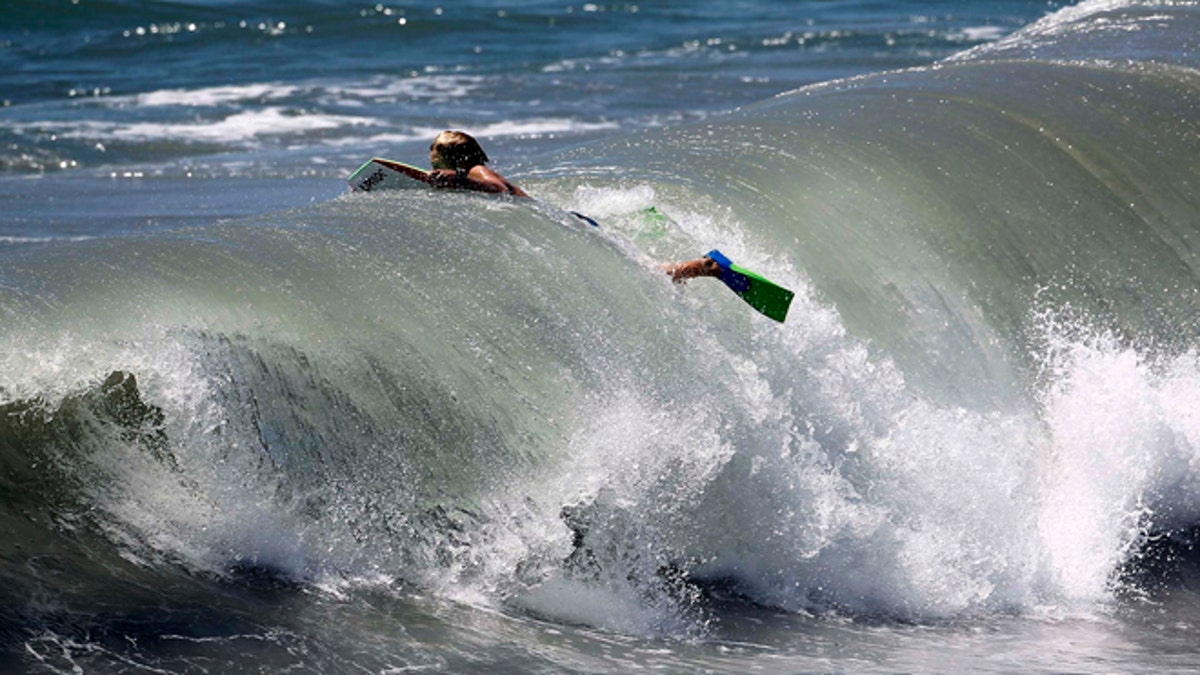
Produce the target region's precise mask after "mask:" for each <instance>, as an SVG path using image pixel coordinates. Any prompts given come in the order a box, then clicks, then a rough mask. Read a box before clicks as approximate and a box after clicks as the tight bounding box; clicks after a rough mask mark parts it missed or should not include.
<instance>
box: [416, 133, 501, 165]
mask: <svg viewBox="0 0 1200 675" xmlns="http://www.w3.org/2000/svg"><path fill="white" fill-rule="evenodd" d="M429 149H430V150H434V151H436V152H437V154H438V156H439V157H441V158H442V159H443V160H444V161H445V162H447V163H448V164H450V166H452V167H453V168H455V169H470V168H471V167H473V166H478V165H480V164H487V163H488V161H489V160H488V156H487V153H486V152H484V151H483V148H482V147H481V146H480V145H479V141H477V140H475V139H474V138H472V137H471V135H470V134H467V133H464V132H462V131H443V132H442V133H440V134H438V136H437V138H435V139H433V144H432V145H430V146H429Z"/></svg>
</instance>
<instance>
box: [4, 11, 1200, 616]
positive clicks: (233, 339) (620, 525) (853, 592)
mask: <svg viewBox="0 0 1200 675" xmlns="http://www.w3.org/2000/svg"><path fill="white" fill-rule="evenodd" d="M1198 29H1200V7H1198V6H1197V5H1196V4H1195V3H1178V2H1177V3H1169V4H1160V3H1146V4H1139V3H1132V4H1128V3H1123V4H1113V3H1092V4H1085V5H1083V6H1081V7H1078V8H1072V9H1069V10H1065V11H1063V12H1060V13H1058V14H1056V15H1053V16H1051V17H1049V18H1048V19H1046V20H1045V21H1043V22H1042V23H1039V24H1036V25H1034V26H1032V27H1030V28H1029V29H1027V30H1025V31H1022V32H1020V33H1017V34H1015V35H1014V36H1012V37H1011V38H1008V39H1005V40H1001V41H999V42H997V43H996V44H994V45H991V46H988V47H984V48H980V49H979V50H976V51H972V52H968V53H966V54H964V55H962V56H961V57H959V58H956V59H954V60H951V61H948V62H944V63H941V64H939V65H937V66H934V67H929V68H922V69H916V70H905V71H898V72H889V73H882V74H878V75H872V76H867V77H860V78H855V79H851V80H845V81H838V82H833V83H829V84H825V85H819V86H815V87H809V88H805V89H801V90H797V91H794V92H791V93H787V94H783V95H780V96H778V97H776V98H774V99H771V100H768V101H764V102H762V103H760V104H757V105H754V106H750V107H747V108H744V109H741V110H739V111H736V112H735V113H733V114H730V115H728V116H725V117H722V118H720V119H716V120H711V121H707V122H703V123H700V124H696V125H691V126H682V127H675V128H670V129H666V130H661V131H656V132H653V133H647V134H642V135H639V136H637V137H622V138H617V139H613V140H610V141H606V142H603V143H599V144H594V145H588V146H584V147H581V148H578V149H576V150H573V151H570V152H568V153H565V154H562V155H559V156H557V157H556V159H555V160H554V161H556V162H557V164H556V165H555V166H554V167H553V168H551V169H548V170H547V172H546V173H545V174H543V176H542V177H540V178H534V177H529V179H528V180H525V181H522V183H523V185H524V186H525V187H526V188H527V189H528V190H529V191H530V192H532V193H534V194H539V195H543V196H544V197H545V198H546V200H547V202H549V203H553V204H559V205H562V206H569V207H571V208H576V209H579V210H581V211H585V212H587V213H589V214H590V215H592V216H594V217H596V218H598V219H599V220H600V221H601V222H602V223H603V224H604V227H603V228H602V229H601V230H600V231H595V230H592V229H590V228H587V227H586V226H583V225H582V224H580V223H579V222H578V221H576V220H575V219H574V218H572V217H570V216H569V215H565V214H563V213H562V212H560V211H559V210H558V209H557V208H556V207H554V206H551V205H550V204H549V203H547V204H533V205H530V204H525V203H519V202H509V201H501V200H491V199H487V198H483V197H480V196H475V195H457V194H455V195H446V194H437V195H429V194H421V193H412V194H410V193H403V194H401V193H395V194H366V195H358V194H353V195H346V196H345V197H342V198H339V199H336V200H333V201H331V202H328V203H325V204H321V205H318V206H314V207H310V208H305V209H300V210H296V211H290V212H285V213H281V214H273V215H270V216H262V217H257V218H250V219H245V220H238V221H234V222H227V223H221V224H216V225H208V226H203V227H194V228H188V229H180V230H169V231H159V232H156V233H150V234H141V235H138V234H130V235H124V236H114V237H100V238H96V239H93V240H87V241H77V242H69V243H62V244H55V245H46V246H40V247H33V248H23V249H14V250H6V251H4V252H3V255H4V258H5V260H4V265H3V272H2V273H0V312H3V315H4V316H5V318H6V321H5V323H4V328H3V332H2V334H0V344H3V347H4V348H3V350H0V354H2V355H3V356H0V359H2V363H3V367H2V368H0V373H3V375H2V379H0V393H3V399H4V400H6V401H8V402H9V403H8V404H7V407H6V411H7V412H8V415H7V416H6V419H8V420H9V421H8V425H9V426H8V427H6V428H5V429H4V430H3V433H2V434H0V441H2V442H3V443H4V447H3V448H0V461H3V462H4V463H5V465H6V466H8V467H13V468H12V470H11V471H10V472H8V473H7V474H6V475H8V476H10V477H11V478H9V479H6V481H7V482H6V484H5V486H4V487H5V490H4V493H3V494H4V502H3V503H4V514H5V516H4V517H5V520H6V522H8V521H11V522H13V523H20V524H22V527H33V528H35V529H38V531H44V532H45V533H46V535H47V536H48V537H49V540H50V543H47V544H45V546H53V547H58V548H59V549H61V550H64V551H71V552H74V553H73V554H77V555H80V556H83V557H84V558H85V559H87V560H91V561H95V560H101V561H103V562H104V564H105V566H106V567H107V568H113V569H116V568H119V567H120V566H121V565H123V564H127V563H129V561H130V560H135V561H137V564H138V565H143V566H148V567H149V568H150V569H174V568H181V569H184V570H188V571H190V572H200V573H204V574H212V575H216V576H217V577H224V576H228V575H231V574H238V573H239V572H238V571H239V570H246V569H252V570H268V571H269V573H270V574H271V575H273V576H277V577H280V578H283V579H286V580H289V582H294V583H301V584H314V585H319V586H322V587H333V588H344V587H346V586H349V587H354V586H355V585H356V584H362V583H375V582H376V581H377V580H378V579H379V578H381V577H383V578H386V579H399V580H403V581H404V582H407V583H412V584H416V585H418V586H420V587H422V588H425V589H431V590H432V591H433V592H435V593H437V594H439V595H441V596H444V597H448V598H453V599H456V600H463V601H466V602H471V603H481V604H485V605H493V606H502V607H506V608H512V609H515V610H519V611H522V612H529V613H532V614H534V615H537V616H543V617H548V618H552V619H555V620H560V621H568V622H580V623H584V624H588V625H593V626H600V627H604V628H608V629H612V630H617V631H621V632H628V633H637V634H647V633H649V634H656V633H666V634H670V635H684V636H686V635H693V634H698V633H702V632H703V631H704V630H705V626H706V625H707V622H708V620H709V618H710V614H711V612H712V611H714V610H713V607H712V606H711V605H710V604H709V602H708V600H707V597H708V596H707V595H706V594H705V589H711V588H712V587H713V585H715V584H720V585H721V586H722V587H723V588H732V589H733V590H735V591H736V592H737V593H739V594H741V595H742V596H745V597H747V598H749V599H750V600H752V601H753V602H756V603H761V604H764V605H769V606H773V607H779V608H784V609H787V610H794V611H817V612H824V611H836V612H840V613H845V614H849V615H851V616H884V617H895V618H902V619H912V620H918V621H926V620H935V619H941V618H956V617H964V616H975V615H979V614H990V613H995V612H1013V611H1015V612H1033V611H1036V610H1038V609H1039V608H1043V607H1046V606H1067V607H1083V608H1096V607H1099V606H1103V605H1105V604H1106V603H1109V602H1111V601H1112V600H1113V599H1114V598H1116V597H1118V596H1119V595H1120V592H1121V590H1122V588H1123V586H1122V584H1123V581H1122V579H1124V578H1125V577H1124V576H1123V574H1124V571H1126V570H1127V569H1128V568H1129V567H1130V566H1134V567H1136V566H1137V565H1138V555H1140V553H1139V551H1141V548H1140V547H1141V546H1142V544H1143V543H1144V541H1145V539H1146V537H1148V536H1149V535H1150V534H1151V533H1155V532H1158V533H1161V532H1164V531H1166V532H1170V531H1173V530H1181V529H1186V528H1189V527H1192V526H1194V525H1196V524H1197V523H1198V522H1200V482H1198V480H1197V479H1198V478H1200V476H1198V475H1197V473H1196V470H1195V466H1196V464H1197V461H1200V456H1198V455H1197V448H1200V424H1198V423H1197V421H1196V418H1195V415H1194V414H1193V412H1192V410H1191V406H1190V405H1189V401H1192V400H1195V399H1196V396H1197V395H1198V394H1200V356H1198V355H1197V353H1196V351H1195V349H1194V345H1195V344H1196V340H1197V337H1200V336H1198V335H1197V325H1196V321H1195V318H1194V317H1195V316H1196V315H1197V314H1196V312H1197V306H1196V305H1197V298H1196V288H1197V275H1196V266H1197V263H1198V262H1200V261H1198V259H1197V257H1196V254H1195V253H1194V251H1193V248H1192V239H1193V237H1194V236H1195V234H1196V228H1195V224H1196V219H1195V214H1196V213H1197V209H1198V207H1200V189H1198V188H1197V186H1200V164H1197V163H1196V161H1195V158H1196V157H1200V136H1198V135H1197V133H1196V126H1195V120H1196V119H1200V115H1198V113H1200V73H1198V72H1197V71H1196V70H1195V67H1196V64H1195V63H1191V62H1187V61H1186V59H1182V58H1180V57H1178V55H1179V54H1182V53H1187V45H1189V44H1192V42H1189V41H1194V40H1195V36H1196V35H1197V34H1200V30H1198ZM1116 31H1120V33H1119V35H1118V34H1117V33H1116ZM1092 35H1099V36H1100V38H1098V39H1099V44H1098V45H1097V43H1096V42H1095V41H1093V40H1092V38H1091V37H1089V36H1092ZM1118 37H1119V38H1120V39H1117V38H1118ZM1109 38H1111V39H1112V44H1111V45H1110V44H1109V43H1108V42H1106V40H1107V39H1109ZM1080 45H1082V46H1080ZM1112 45H1115V46H1112ZM1162 45H1167V47H1163V49H1167V50H1168V51H1169V52H1170V53H1171V54H1174V55H1176V57H1174V58H1171V59H1158V58H1157V57H1156V54H1158V52H1157V51H1155V50H1156V49H1158V48H1159V47H1160V46H1162ZM1114 51H1115V52H1116V53H1113V52H1114ZM1190 53H1191V54H1192V55H1193V56H1194V54H1195V51H1194V50H1192V51H1191V52H1190ZM613 167H621V170H620V175H621V177H620V178H619V179H614V178H613V177H612V176H613V174H614V173H615V172H614V170H613ZM649 206H655V207H656V213H657V214H661V215H655V212H648V211H647V210H646V209H647V207H649ZM714 245H716V246H719V247H720V248H721V249H722V250H723V251H724V252H725V253H727V254H728V255H729V256H730V257H731V258H733V259H734V260H735V261H738V262H740V263H743V264H745V265H746V266H748V267H751V268H753V269H756V270H758V271H760V272H762V273H764V274H765V275H766V276H768V277H771V278H772V279H775V280H777V281H779V282H781V283H783V284H785V285H788V286H789V287H792V288H794V289H796V290H797V291H798V294H797V298H796V301H795V303H794V305H793V308H792V310H791V315H790V317H789V321H788V323H787V324H785V325H784V326H782V327H780V326H778V325H775V324H771V323H769V322H767V321H765V320H763V319H762V318H761V317H758V316H756V315H754V314H753V313H752V312H750V311H749V310H748V308H746V307H745V306H744V305H742V304H741V303H740V302H739V301H738V300H737V299H736V298H733V297H731V296H730V295H729V294H728V293H726V292H724V291H723V290H722V289H720V288H718V287H717V285H716V284H707V285H706V284H703V283H702V282H701V281H696V282H692V283H691V284H690V285H689V286H688V287H687V288H685V289H683V290H679V289H676V288H672V287H671V285H670V284H669V283H667V281H666V280H665V278H664V277H663V276H662V274H661V273H660V272H659V271H658V270H657V269H656V268H655V266H654V265H655V261H656V260H662V259H671V258H676V257H680V256H691V255H695V254H696V253H697V252H699V251H704V250H707V248H709V247H712V246H714ZM64 270H70V273H69V274H65V273H64ZM31 464H35V465H38V466H42V467H46V470H45V471H44V472H41V473H37V474H36V475H35V474H26V473H22V472H21V471H18V470H17V468H19V467H26V466H29V465H31ZM35 488H36V489H35ZM30 523H32V525H29V524H30ZM14 527H15V525H14ZM97 537H98V538H99V541H101V542H109V544H108V545H107V546H106V545H104V544H97V543H96V541H95V539H96V538H97ZM97 550H98V551H99V552H97ZM118 553H119V554H118ZM122 561H125V562H122ZM81 564H82V563H81ZM138 569H141V568H138ZM122 574H125V576H123V577H121V579H122V582H121V583H128V584H130V585H137V584H140V583H144V582H143V581H141V580H140V577H139V576H138V574H140V573H134V572H126V573H122ZM44 583H53V582H49V581H47V582H44ZM63 583H65V582H63ZM73 583H77V584H83V585H85V586H86V584H88V583H92V584H94V585H95V586H96V588H99V587H101V586H102V585H103V584H111V583H113V581H112V578H111V577H106V578H105V579H103V580H100V579H93V581H91V582H88V581H87V578H86V576H83V577H82V578H80V579H78V580H76V581H75V582H73ZM41 588H44V587H41ZM23 592H24V590H22V589H18V590H16V591H10V593H14V594H16V595H17V596H19V595H20V594H21V593H23ZM62 592H66V591H62ZM72 592H78V590H77V589H76V590H73V591H72ZM95 592H96V593H99V591H98V590H96V591H95ZM85 593H86V591H85ZM18 599H20V598H18ZM26 604H27V603H26Z"/></svg>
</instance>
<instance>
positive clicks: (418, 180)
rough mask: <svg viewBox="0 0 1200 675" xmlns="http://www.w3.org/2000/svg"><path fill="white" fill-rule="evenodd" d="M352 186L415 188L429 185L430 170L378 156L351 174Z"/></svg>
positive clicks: (366, 187)
mask: <svg viewBox="0 0 1200 675" xmlns="http://www.w3.org/2000/svg"><path fill="white" fill-rule="evenodd" d="M348 182H349V183H350V187H352V188H354V189H355V190H361V191H363V192H370V191H372V190H414V189H423V188H428V187H429V172H428V171H426V170H424V169H418V168H417V167H415V166H409V165H408V164H404V163H403V162H395V161H392V160H390V159H381V158H379V157H376V158H374V159H372V160H371V161H369V162H367V163H366V164H363V165H362V166H360V167H359V168H358V171H355V172H354V173H353V174H351V176H350V179H349V181H348Z"/></svg>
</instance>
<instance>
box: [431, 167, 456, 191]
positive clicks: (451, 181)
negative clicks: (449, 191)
mask: <svg viewBox="0 0 1200 675" xmlns="http://www.w3.org/2000/svg"><path fill="white" fill-rule="evenodd" d="M429 184H430V185H432V186H433V187H435V188H453V187H458V174H457V173H456V172H455V171H454V169H434V170H432V171H430V172H429Z"/></svg>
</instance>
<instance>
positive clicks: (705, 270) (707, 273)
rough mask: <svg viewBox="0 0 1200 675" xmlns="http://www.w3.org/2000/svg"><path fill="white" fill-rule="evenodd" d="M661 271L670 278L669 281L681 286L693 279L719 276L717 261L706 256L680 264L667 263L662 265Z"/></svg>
mask: <svg viewBox="0 0 1200 675" xmlns="http://www.w3.org/2000/svg"><path fill="white" fill-rule="evenodd" d="M662 269H663V271H664V272H666V273H667V274H669V275H670V276H671V281H674V282H675V283H677V284H681V283H683V282H684V281H686V280H688V279H692V278H694V277H720V276H721V266H720V265H718V264H717V261H715V260H713V259H712V258H709V257H708V256H704V257H703V258H696V259H695V260H688V261H686V262H681V263H668V264H666V265H663V266H662Z"/></svg>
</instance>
